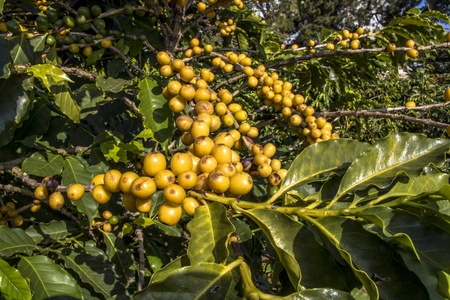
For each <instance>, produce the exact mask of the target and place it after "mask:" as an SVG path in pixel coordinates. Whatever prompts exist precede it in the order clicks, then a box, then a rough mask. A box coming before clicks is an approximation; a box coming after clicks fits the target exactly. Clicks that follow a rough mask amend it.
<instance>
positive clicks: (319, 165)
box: [271, 139, 369, 199]
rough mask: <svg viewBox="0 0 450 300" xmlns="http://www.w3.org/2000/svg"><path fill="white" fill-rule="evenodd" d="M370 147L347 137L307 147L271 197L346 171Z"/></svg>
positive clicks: (274, 197) (276, 196)
mask: <svg viewBox="0 0 450 300" xmlns="http://www.w3.org/2000/svg"><path fill="white" fill-rule="evenodd" d="M368 147H369V145H368V144H366V143H361V142H359V141H355V140H347V139H336V140H330V141H327V142H324V143H316V144H314V145H311V146H309V147H307V148H306V149H304V150H303V151H302V152H301V153H300V154H299V155H298V156H297V157H296V158H295V160H294V161H293V162H292V164H291V166H290V168H289V171H288V173H287V175H286V177H285V178H284V180H283V182H282V183H281V186H280V189H279V191H278V192H277V193H276V194H275V195H274V196H273V197H272V198H271V199H276V198H278V197H279V196H280V195H282V194H284V193H286V192H287V191H289V190H290V189H293V188H295V187H297V186H300V185H304V184H307V183H310V182H314V181H322V180H326V179H327V178H328V176H329V175H330V174H332V173H338V172H340V171H345V169H346V168H348V166H349V165H350V164H351V163H352V162H353V161H354V160H355V158H356V157H357V156H358V155H359V154H360V153H362V152H363V151H365V150H366V149H367V148H368Z"/></svg>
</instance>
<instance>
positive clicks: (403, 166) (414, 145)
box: [336, 133, 450, 198]
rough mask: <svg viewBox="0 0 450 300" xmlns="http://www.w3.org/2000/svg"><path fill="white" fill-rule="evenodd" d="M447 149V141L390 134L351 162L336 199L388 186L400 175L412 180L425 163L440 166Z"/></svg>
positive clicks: (449, 141) (449, 145)
mask: <svg viewBox="0 0 450 300" xmlns="http://www.w3.org/2000/svg"><path fill="white" fill-rule="evenodd" d="M449 147H450V140H446V139H427V137H426V136H425V135H422V134H414V133H392V134H390V135H389V136H387V137H386V138H383V139H381V140H379V141H378V142H377V143H375V144H374V145H372V146H371V147H370V148H369V149H368V150H367V151H364V152H363V153H362V154H361V155H360V156H359V157H358V158H356V159H355V160H354V162H353V163H352V165H351V166H350V167H349V168H348V170H347V172H346V173H345V175H344V176H343V178H342V181H341V185H340V187H339V191H338V195H337V196H336V198H340V197H342V196H343V195H345V194H347V193H350V192H353V191H355V190H362V189H365V188H367V187H368V186H369V185H375V186H378V187H380V188H384V187H387V186H388V185H389V184H390V183H391V182H392V179H393V178H394V177H395V176H397V174H398V173H400V172H404V173H406V174H408V176H410V177H413V178H415V177H417V176H419V174H420V173H421V172H422V170H423V168H424V167H425V166H427V165H428V164H435V165H437V166H440V165H442V163H443V162H444V160H445V155H444V154H445V153H446V152H447V151H448V149H449Z"/></svg>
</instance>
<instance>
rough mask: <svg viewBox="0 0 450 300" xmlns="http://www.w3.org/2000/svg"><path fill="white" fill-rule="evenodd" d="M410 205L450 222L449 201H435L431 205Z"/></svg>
mask: <svg viewBox="0 0 450 300" xmlns="http://www.w3.org/2000/svg"><path fill="white" fill-rule="evenodd" d="M410 205H412V206H413V207H415V208H419V209H421V210H422V211H424V212H427V213H428V214H433V215H436V216H438V217H440V218H442V219H445V220H447V221H450V203H449V201H448V200H440V201H434V202H431V203H412V204H410Z"/></svg>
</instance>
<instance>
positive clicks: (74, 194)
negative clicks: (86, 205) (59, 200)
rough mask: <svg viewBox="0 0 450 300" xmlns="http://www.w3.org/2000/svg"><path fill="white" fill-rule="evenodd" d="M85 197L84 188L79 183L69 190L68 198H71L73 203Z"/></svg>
mask: <svg viewBox="0 0 450 300" xmlns="http://www.w3.org/2000/svg"><path fill="white" fill-rule="evenodd" d="M83 195H84V186H83V185H81V184H79V183H75V184H72V185H71V186H70V187H69V188H68V189H67V198H69V199H70V200H72V201H77V200H80V199H81V198H82V197H83Z"/></svg>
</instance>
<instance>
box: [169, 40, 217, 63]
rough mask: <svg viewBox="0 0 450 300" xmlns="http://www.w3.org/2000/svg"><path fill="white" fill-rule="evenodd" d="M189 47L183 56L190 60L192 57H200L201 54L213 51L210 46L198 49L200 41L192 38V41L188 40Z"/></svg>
mask: <svg viewBox="0 0 450 300" xmlns="http://www.w3.org/2000/svg"><path fill="white" fill-rule="evenodd" d="M189 46H190V47H189V48H188V49H187V50H186V51H184V56H185V57H186V58H191V57H193V56H194V55H200V54H202V53H203V52H205V53H206V54H209V53H211V52H212V51H213V47H212V46H211V45H210V44H208V45H205V46H204V47H203V48H202V47H200V41H199V40H198V39H197V38H193V39H192V40H190V42H189ZM166 54H167V53H166Z"/></svg>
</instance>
